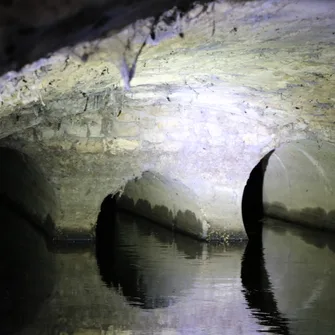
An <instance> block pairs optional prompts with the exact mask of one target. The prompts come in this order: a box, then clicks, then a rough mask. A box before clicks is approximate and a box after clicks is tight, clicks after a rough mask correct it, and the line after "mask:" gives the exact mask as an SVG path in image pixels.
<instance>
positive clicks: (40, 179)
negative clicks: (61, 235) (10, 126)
mask: <svg viewBox="0 0 335 335" xmlns="http://www.w3.org/2000/svg"><path fill="white" fill-rule="evenodd" d="M0 202H1V203H2V204H4V205H5V206H6V207H7V208H8V209H11V210H12V211H13V212H15V213H16V214H17V215H19V216H20V217H21V218H22V219H23V220H25V221H26V222H28V223H29V224H30V225H31V226H32V227H34V229H36V231H37V232H38V233H39V234H42V235H43V236H44V237H45V239H46V241H48V242H50V241H51V240H52V238H53V236H54V234H55V223H54V220H53V218H52V212H53V213H55V212H56V209H57V204H56V197H55V194H54V190H53V188H52V186H51V185H50V183H49V182H48V180H47V178H46V177H45V176H44V174H43V173H42V171H41V169H40V168H39V167H38V166H37V164H35V162H34V161H33V160H32V159H31V158H30V157H29V156H28V155H26V154H24V153H22V152H19V151H17V150H14V149H11V148H6V147H0Z"/></svg>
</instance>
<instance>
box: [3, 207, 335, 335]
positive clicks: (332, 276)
mask: <svg viewBox="0 0 335 335" xmlns="http://www.w3.org/2000/svg"><path fill="white" fill-rule="evenodd" d="M12 214H13V213H10V212H7V214H6V216H5V217H4V218H5V219H6V220H7V221H8V222H11V223H13V222H15V224H9V225H4V228H3V229H4V230H3V232H2V235H1V238H2V241H1V250H0V251H1V257H2V260H1V263H0V264H1V282H0V285H1V286H0V292H1V319H0V321H1V326H0V334H20V335H26V334H27V335H49V334H50V335H66V334H68V335H70V334H71V335H79V334H82V335H84V334H85V335H88V334H92V335H98V334H99V335H101V334H105V335H111V334H124V335H125V334H128V335H129V334H166V335H167V334H170V335H172V334H190V335H191V334H199V335H200V334H201V335H207V334H208V335H209V334H214V335H216V334H217V335H221V334H232V335H237V334H247V335H252V334H313V335H314V334H320V335H323V334H334V328H335V319H334V315H335V303H334V302H335V286H334V282H335V257H334V256H335V255H334V252H335V241H334V236H332V235H330V234H324V233H321V232H316V231H310V230H306V229H302V228H299V227H294V228H291V227H290V228H288V226H287V225H285V224H283V223H281V222H278V221H273V220H268V222H267V223H266V224H265V226H264V231H263V239H262V241H258V242H255V243H249V244H246V243H240V244H229V245H223V244H221V245H214V244H206V243H200V242H198V241H195V240H193V239H191V238H188V237H185V236H182V235H177V234H174V233H173V232H170V231H168V230H166V229H164V228H161V227H158V226H156V225H154V224H152V223H151V222H148V221H146V220H145V219H143V218H138V217H134V216H131V215H129V214H125V213H118V214H117V215H116V216H113V218H112V219H111V217H110V216H108V215H107V216H105V217H104V216H102V217H100V218H99V222H98V228H97V240H96V244H94V243H91V244H90V243H84V244H83V243H72V244H70V245H68V246H64V245H63V246H62V247H58V248H51V249H50V248H48V246H46V245H45V243H44V241H43V240H41V239H40V238H39V237H38V234H37V233H36V232H35V231H34V230H33V229H32V228H30V227H29V225H27V224H25V222H20V221H19V220H17V219H14V217H11V215H12ZM18 232H20V233H18ZM82 242H83V241H82Z"/></svg>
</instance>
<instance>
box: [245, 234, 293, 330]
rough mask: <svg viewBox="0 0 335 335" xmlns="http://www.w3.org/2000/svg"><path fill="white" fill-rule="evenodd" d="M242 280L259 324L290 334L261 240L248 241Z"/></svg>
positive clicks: (248, 302)
mask: <svg viewBox="0 0 335 335" xmlns="http://www.w3.org/2000/svg"><path fill="white" fill-rule="evenodd" d="M241 280H242V285H243V288H244V290H243V294H244V296H245V299H246V301H247V304H248V306H249V308H250V309H251V311H252V314H253V315H254V316H255V317H256V318H257V320H258V322H259V324H260V325H261V326H266V327H268V328H269V329H267V332H269V333H275V334H280V335H289V334H290V330H289V327H288V323H289V320H288V319H286V318H285V317H284V316H283V315H282V314H281V313H280V311H279V310H278V306H277V302H276V299H275V296H274V293H273V289H272V285H271V282H270V278H269V275H268V272H267V270H266V267H265V260H264V254H263V245H262V242H261V241H254V240H251V241H249V242H248V245H247V247H246V249H245V252H244V255H243V259H242V267H241Z"/></svg>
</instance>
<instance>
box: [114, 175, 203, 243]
mask: <svg viewBox="0 0 335 335" xmlns="http://www.w3.org/2000/svg"><path fill="white" fill-rule="evenodd" d="M117 204H118V207H120V208H122V209H125V210H127V211H130V212H132V213H135V214H138V215H140V216H143V217H146V218H147V219H150V220H152V221H154V222H156V223H158V224H160V225H162V226H165V227H167V228H169V229H172V230H176V231H179V232H181V233H184V234H186V235H189V236H192V237H195V238H197V239H201V240H202V239H206V238H207V230H208V225H207V222H206V220H205V219H204V216H203V214H202V211H201V209H200V207H199V205H198V201H197V198H196V195H195V194H193V192H192V191H191V190H190V189H189V188H188V187H186V186H185V185H184V184H183V183H181V182H180V181H178V180H175V179H172V178H169V177H165V176H163V175H161V174H159V173H156V172H153V171H145V172H143V173H142V175H141V177H139V178H135V179H132V180H130V181H128V182H127V184H126V185H125V188H124V191H123V193H122V195H121V196H120V198H119V199H118V201H117Z"/></svg>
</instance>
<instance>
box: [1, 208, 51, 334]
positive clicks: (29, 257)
mask: <svg viewBox="0 0 335 335" xmlns="http://www.w3.org/2000/svg"><path fill="white" fill-rule="evenodd" d="M0 213H1V223H2V225H1V235H0V257H1V259H0V301H1V302H0V334H6V335H7V334H14V333H15V334H16V333H17V332H18V331H20V330H21V329H22V328H24V327H25V326H27V325H28V324H30V323H31V322H33V321H34V319H35V317H36V315H37V314H38V312H39V311H40V310H41V308H42V306H43V304H44V302H45V301H46V300H47V298H49V297H50V296H51V293H52V290H53V285H54V282H55V271H54V270H55V269H54V261H53V256H52V254H51V253H49V252H48V250H47V246H46V243H45V241H44V239H43V237H42V236H41V235H40V234H39V233H37V232H36V231H35V230H34V229H33V228H32V227H31V226H30V225H29V223H28V222H26V221H25V220H24V219H23V218H21V217H19V216H18V215H17V214H15V213H14V212H12V211H11V210H8V209H7V208H5V207H4V206H2V205H1V204H0Z"/></svg>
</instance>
